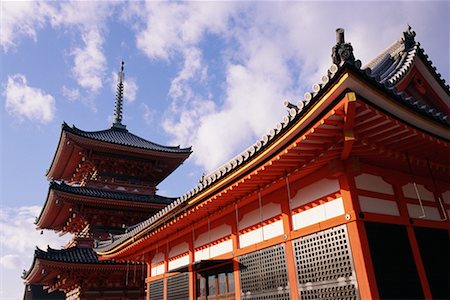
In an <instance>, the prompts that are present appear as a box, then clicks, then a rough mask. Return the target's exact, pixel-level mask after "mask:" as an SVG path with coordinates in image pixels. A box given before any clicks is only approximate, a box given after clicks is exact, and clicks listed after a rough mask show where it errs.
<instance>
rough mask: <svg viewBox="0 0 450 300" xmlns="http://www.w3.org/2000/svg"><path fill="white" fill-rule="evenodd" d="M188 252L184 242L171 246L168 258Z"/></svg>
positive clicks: (187, 246) (186, 244)
mask: <svg viewBox="0 0 450 300" xmlns="http://www.w3.org/2000/svg"><path fill="white" fill-rule="evenodd" d="M187 251H189V244H188V243H186V242H184V243H180V244H178V245H176V246H173V247H171V248H170V250H169V258H172V257H174V256H177V255H180V254H181V253H184V252H187Z"/></svg>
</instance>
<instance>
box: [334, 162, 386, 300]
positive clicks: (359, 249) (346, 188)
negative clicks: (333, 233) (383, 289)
mask: <svg viewBox="0 0 450 300" xmlns="http://www.w3.org/2000/svg"><path fill="white" fill-rule="evenodd" d="M349 169H350V168H346V174H343V175H342V176H340V177H339V185H340V189H341V190H340V191H341V196H342V200H343V202H344V208H345V212H346V213H347V214H350V215H351V213H352V212H354V215H355V216H357V215H358V213H359V212H360V207H359V202H358V195H357V191H356V186H355V180H354V178H353V175H352V174H351V172H349ZM347 230H348V238H349V242H350V247H351V249H352V255H353V263H354V265H355V271H356V278H357V281H358V287H359V292H360V297H361V299H379V298H380V296H379V294H378V287H377V282H376V278H375V272H374V269H373V264H372V258H371V256H370V249H369V241H368V240H367V235H366V230H365V227H364V222H363V221H361V220H353V221H351V222H349V223H347Z"/></svg>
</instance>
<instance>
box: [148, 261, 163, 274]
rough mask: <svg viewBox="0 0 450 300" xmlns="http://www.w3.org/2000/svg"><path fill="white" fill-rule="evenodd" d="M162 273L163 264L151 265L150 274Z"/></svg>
mask: <svg viewBox="0 0 450 300" xmlns="http://www.w3.org/2000/svg"><path fill="white" fill-rule="evenodd" d="M161 274H164V264H162V265H159V266H156V267H152V269H151V276H156V275H161Z"/></svg>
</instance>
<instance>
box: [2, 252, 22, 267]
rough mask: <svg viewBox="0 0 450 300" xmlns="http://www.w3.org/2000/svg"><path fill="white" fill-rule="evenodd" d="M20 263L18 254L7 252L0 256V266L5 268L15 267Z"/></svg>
mask: <svg viewBox="0 0 450 300" xmlns="http://www.w3.org/2000/svg"><path fill="white" fill-rule="evenodd" d="M19 265H20V256H19V255H16V254H8V255H4V256H2V257H0V267H3V268H6V269H12V270H13V269H15V268H17V266H19Z"/></svg>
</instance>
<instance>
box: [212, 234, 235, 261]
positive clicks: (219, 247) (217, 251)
mask: <svg viewBox="0 0 450 300" xmlns="http://www.w3.org/2000/svg"><path fill="white" fill-rule="evenodd" d="M210 248H211V250H210V255H211V257H210V258H212V257H216V256H219V255H222V254H225V253H229V252H232V251H233V241H232V240H231V239H230V240H226V241H223V242H221V243H218V244H216V245H213V246H211V247H210Z"/></svg>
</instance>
